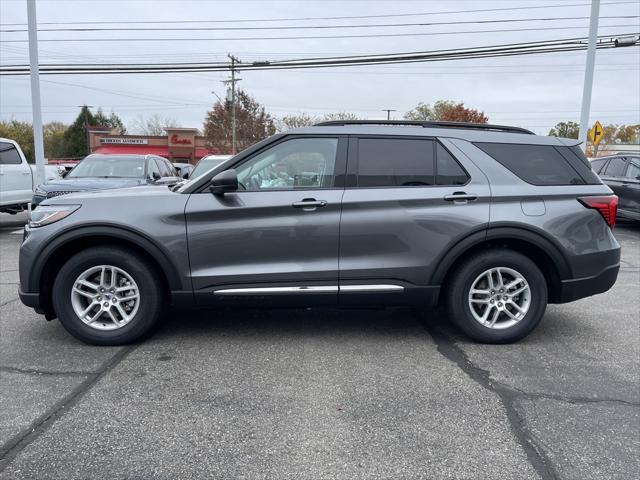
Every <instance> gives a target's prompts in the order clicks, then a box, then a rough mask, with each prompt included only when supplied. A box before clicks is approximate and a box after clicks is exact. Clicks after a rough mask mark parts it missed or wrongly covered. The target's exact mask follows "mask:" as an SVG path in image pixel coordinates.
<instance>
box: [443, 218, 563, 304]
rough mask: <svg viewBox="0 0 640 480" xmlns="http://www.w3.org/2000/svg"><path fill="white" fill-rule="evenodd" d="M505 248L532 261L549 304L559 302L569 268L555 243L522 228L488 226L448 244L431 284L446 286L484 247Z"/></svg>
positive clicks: (534, 231) (538, 233)
mask: <svg viewBox="0 0 640 480" xmlns="http://www.w3.org/2000/svg"><path fill="white" fill-rule="evenodd" d="M497 247H502V248H509V249H512V250H515V251H517V252H519V253H522V254H523V255H525V256H527V257H529V258H530V259H532V260H533V261H534V262H535V263H536V265H537V266H538V267H539V268H540V269H541V270H542V273H543V275H544V276H545V280H546V281H547V285H548V289H549V302H550V303H553V302H556V301H558V300H559V295H560V287H561V280H563V279H567V278H571V277H572V272H571V267H570V265H569V263H568V261H567V259H566V258H565V256H564V254H563V253H562V251H561V250H560V248H561V247H559V246H558V245H556V244H555V241H553V240H552V239H549V238H547V236H545V235H544V233H541V232H538V231H536V230H534V229H531V228H527V227H522V226H510V225H501V226H492V227H489V228H488V229H486V230H483V231H481V232H475V233H473V234H471V235H469V236H467V237H465V238H463V239H462V240H460V241H458V242H457V243H456V244H454V245H452V246H451V247H450V248H449V249H448V250H447V253H446V254H445V255H444V256H443V257H442V259H441V260H440V262H439V263H438V266H437V267H436V269H435V270H434V273H433V275H432V278H431V284H432V285H446V284H447V282H448V280H449V276H450V274H451V272H452V271H454V270H455V268H456V266H457V265H458V264H459V263H460V262H462V261H463V260H464V259H465V258H467V257H468V256H469V255H471V254H473V253H476V252H478V251H482V250H485V249H487V248H497Z"/></svg>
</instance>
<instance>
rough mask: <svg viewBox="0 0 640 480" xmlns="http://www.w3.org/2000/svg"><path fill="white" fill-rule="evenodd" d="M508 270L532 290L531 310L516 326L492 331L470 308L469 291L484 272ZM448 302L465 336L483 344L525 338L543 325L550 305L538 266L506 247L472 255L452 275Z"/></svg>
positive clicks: (451, 313) (509, 341)
mask: <svg viewBox="0 0 640 480" xmlns="http://www.w3.org/2000/svg"><path fill="white" fill-rule="evenodd" d="M495 267H506V268H511V269H513V270H516V271H517V272H518V273H520V274H521V275H522V276H523V277H524V278H525V280H526V281H527V283H528V284H529V288H530V290H531V301H530V303H529V310H528V311H527V313H526V314H525V316H524V318H522V319H521V320H520V321H519V322H518V323H516V324H515V325H513V326H511V327H508V328H504V329H493V328H489V327H487V326H485V325H483V324H481V323H480V322H479V321H477V320H476V319H475V318H474V316H473V314H472V313H471V308H470V307H469V300H468V299H469V291H470V289H471V286H472V284H473V282H474V281H475V279H476V278H478V276H479V275H481V274H482V273H483V272H485V271H487V270H489V269H491V268H495ZM444 293H445V300H446V305H447V310H448V313H449V319H450V320H451V322H452V323H453V324H454V325H455V326H456V327H457V328H458V329H459V330H460V331H461V332H462V333H464V334H465V335H467V336H468V337H469V338H471V339H472V340H475V341H477V342H481V343H511V342H516V341H518V340H521V339H522V338H524V337H526V336H527V335H528V334H529V333H531V331H532V330H533V329H534V328H535V327H536V326H537V325H538V324H539V323H540V321H541V320H542V317H543V315H544V312H545V309H546V306H547V283H546V281H545V278H544V275H543V274H542V272H541V271H540V269H539V268H538V267H537V266H536V264H535V263H534V262H533V261H532V260H531V259H529V258H528V257H526V256H524V255H522V254H520V253H518V252H515V251H513V250H508V249H504V248H500V249H498V248H494V249H490V250H487V251H484V252H480V253H477V254H474V255H472V256H469V257H468V258H466V259H465V260H464V261H463V262H462V263H461V264H459V265H458V266H457V267H456V269H455V270H454V271H453V272H452V275H451V277H450V280H449V281H448V283H447V285H446V291H445V292H444Z"/></svg>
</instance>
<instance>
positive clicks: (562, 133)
mask: <svg viewBox="0 0 640 480" xmlns="http://www.w3.org/2000/svg"><path fill="white" fill-rule="evenodd" d="M579 132H580V125H578V124H577V123H576V122H572V121H568V122H559V123H557V124H556V126H555V127H553V128H552V129H551V130H549V136H550V137H562V138H578V133H579Z"/></svg>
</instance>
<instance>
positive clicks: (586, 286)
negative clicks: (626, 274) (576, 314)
mask: <svg viewBox="0 0 640 480" xmlns="http://www.w3.org/2000/svg"><path fill="white" fill-rule="evenodd" d="M618 270H620V264H619V263H616V264H615V265H610V266H608V267H606V268H605V269H603V270H602V271H600V272H599V273H597V274H596V275H591V276H589V277H582V278H574V279H570V280H562V281H561V282H560V289H561V291H560V295H559V297H558V301H557V302H556V303H567V302H573V301H574V300H578V299H580V298H584V297H590V296H591V295H597V294H598V293H603V292H606V291H607V290H609V289H610V288H611V287H612V286H613V285H614V284H615V283H616V279H617V278H618Z"/></svg>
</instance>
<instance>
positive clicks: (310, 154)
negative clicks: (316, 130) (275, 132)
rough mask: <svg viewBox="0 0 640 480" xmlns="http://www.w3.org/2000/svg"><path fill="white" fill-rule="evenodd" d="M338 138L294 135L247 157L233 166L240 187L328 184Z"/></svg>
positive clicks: (291, 186)
mask: <svg viewBox="0 0 640 480" xmlns="http://www.w3.org/2000/svg"><path fill="white" fill-rule="evenodd" d="M337 150H338V139H337V138H325V137H317V138H294V139H291V140H286V141H284V142H281V143H278V144H277V145H275V146H273V147H271V148H269V149H267V150H265V151H263V152H261V153H259V154H258V155H256V156H255V157H252V158H250V159H249V160H248V161H247V162H245V163H243V164H242V165H240V166H239V167H238V168H236V172H237V174H238V183H239V185H240V189H242V190H252V191H255V190H282V189H284V190H289V189H290V190H294V189H309V188H330V187H332V186H333V173H334V169H335V163H336V152H337Z"/></svg>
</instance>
